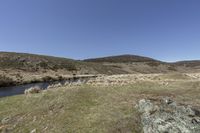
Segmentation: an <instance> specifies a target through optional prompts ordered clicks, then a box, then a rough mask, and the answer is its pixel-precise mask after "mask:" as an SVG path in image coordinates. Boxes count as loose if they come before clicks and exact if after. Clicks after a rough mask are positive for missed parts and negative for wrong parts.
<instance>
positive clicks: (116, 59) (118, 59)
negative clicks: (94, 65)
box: [84, 55, 161, 63]
mask: <svg viewBox="0 0 200 133" xmlns="http://www.w3.org/2000/svg"><path fill="white" fill-rule="evenodd" d="M84 61H86V62H99V63H100V62H110V63H132V62H160V63H161V61H158V60H155V59H152V58H149V57H143V56H138V55H118V56H109V57H102V58H92V59H86V60H84Z"/></svg>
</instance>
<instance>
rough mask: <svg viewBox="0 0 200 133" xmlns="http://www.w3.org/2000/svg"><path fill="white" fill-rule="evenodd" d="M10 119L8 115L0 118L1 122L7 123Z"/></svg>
mask: <svg viewBox="0 0 200 133" xmlns="http://www.w3.org/2000/svg"><path fill="white" fill-rule="evenodd" d="M10 119H11V118H10V117H6V118H4V119H2V120H1V123H2V124H7V123H8V122H9V121H10Z"/></svg>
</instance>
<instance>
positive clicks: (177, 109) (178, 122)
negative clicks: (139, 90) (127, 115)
mask: <svg viewBox="0 0 200 133" xmlns="http://www.w3.org/2000/svg"><path fill="white" fill-rule="evenodd" d="M136 107H137V109H138V110H139V112H140V113H141V121H142V124H143V131H144V133H200V111H198V110H197V109H194V108H192V107H191V106H183V105H177V104H176V102H174V101H173V100H171V99H170V98H163V99H161V100H157V101H154V100H145V99H142V100H140V101H139V103H138V104H137V105H136Z"/></svg>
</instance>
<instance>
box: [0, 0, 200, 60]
mask: <svg viewBox="0 0 200 133" xmlns="http://www.w3.org/2000/svg"><path fill="white" fill-rule="evenodd" d="M0 51H15V52H28V53H37V54H46V55H54V56H62V57H68V58H73V59H84V58H90V57H102V56H108V55H118V54H136V55H144V56H148V57H153V58H156V59H160V60H163V61H177V60H185V59H200V0H0Z"/></svg>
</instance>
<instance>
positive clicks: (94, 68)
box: [0, 52, 200, 75]
mask: <svg viewBox="0 0 200 133" xmlns="http://www.w3.org/2000/svg"><path fill="white" fill-rule="evenodd" d="M11 70H12V72H18V71H19V73H21V72H31V73H33V74H38V75H41V73H47V74H48V73H49V72H51V73H49V74H52V73H54V72H58V74H73V73H76V74H108V75H110V74H133V73H168V72H197V71H200V61H182V62H176V63H166V62H162V61H159V60H155V59H152V58H149V57H143V56H137V55H119V56H110V57H102V58H94V59H86V60H83V61H78V60H73V59H67V58H60V57H53V56H45V55H35V54H28V53H14V52H0V74H1V72H2V73H11ZM29 75H30V74H29Z"/></svg>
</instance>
